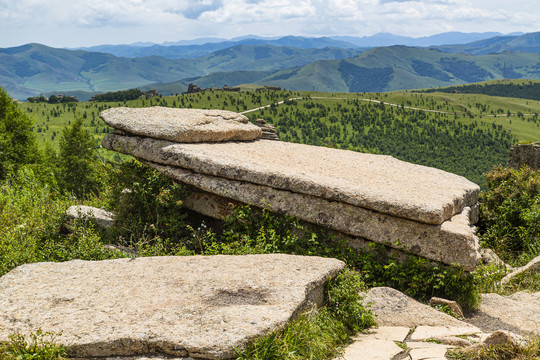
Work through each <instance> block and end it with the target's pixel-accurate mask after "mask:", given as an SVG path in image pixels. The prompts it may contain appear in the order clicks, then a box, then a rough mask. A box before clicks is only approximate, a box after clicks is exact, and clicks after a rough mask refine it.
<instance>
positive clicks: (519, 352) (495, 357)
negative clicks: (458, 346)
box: [446, 335, 540, 360]
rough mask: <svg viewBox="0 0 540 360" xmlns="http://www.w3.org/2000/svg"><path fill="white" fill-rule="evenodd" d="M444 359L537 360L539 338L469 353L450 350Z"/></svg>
mask: <svg viewBox="0 0 540 360" xmlns="http://www.w3.org/2000/svg"><path fill="white" fill-rule="evenodd" d="M446 357H447V358H449V359H454V360H538V359H540V336H539V335H533V336H530V337H529V338H527V339H526V341H523V342H522V343H520V344H512V343H506V344H498V345H490V346H478V347H475V348H473V349H471V350H469V351H463V350H451V351H449V352H448V353H447V354H446Z"/></svg>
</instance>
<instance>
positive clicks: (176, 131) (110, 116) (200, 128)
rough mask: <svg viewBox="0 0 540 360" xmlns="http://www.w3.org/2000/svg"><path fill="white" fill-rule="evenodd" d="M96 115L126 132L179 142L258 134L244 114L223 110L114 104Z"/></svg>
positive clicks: (255, 137) (259, 130)
mask: <svg viewBox="0 0 540 360" xmlns="http://www.w3.org/2000/svg"><path fill="white" fill-rule="evenodd" d="M99 116H100V117H101V118H102V119H103V121H105V123H107V125H109V126H111V127H113V128H115V129H119V130H123V131H125V132H127V133H130V134H134V135H140V136H148V137H151V138H155V139H165V140H171V141H176V142H182V143H186V142H187V143H193V142H205V141H210V142H215V141H230V140H255V139H258V138H260V137H261V134H262V131H261V129H260V128H259V127H258V126H256V125H253V124H251V123H250V122H249V120H248V118H247V117H245V116H244V115H240V114H237V113H235V112H232V111H225V110H201V109H174V108H167V107H160V106H155V107H149V108H126V107H117V108H111V109H107V110H105V111H103V112H102V113H101V114H100V115H99Z"/></svg>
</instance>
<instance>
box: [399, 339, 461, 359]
mask: <svg viewBox="0 0 540 360" xmlns="http://www.w3.org/2000/svg"><path fill="white" fill-rule="evenodd" d="M407 346H408V347H409V348H410V349H411V350H410V352H409V356H410V359H411V360H446V357H445V354H446V352H447V351H448V349H449V348H450V346H448V345H442V344H434V343H429V342H408V343H407Z"/></svg>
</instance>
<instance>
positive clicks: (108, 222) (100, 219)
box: [66, 205, 114, 228]
mask: <svg viewBox="0 0 540 360" xmlns="http://www.w3.org/2000/svg"><path fill="white" fill-rule="evenodd" d="M66 217H67V219H68V221H72V220H74V219H86V220H91V221H94V222H95V223H96V224H98V225H99V226H101V227H104V228H108V227H111V226H112V225H113V224H114V214H113V213H112V212H110V211H107V210H103V209H99V208H95V207H92V206H86V205H73V206H70V207H69V208H68V209H67V210H66Z"/></svg>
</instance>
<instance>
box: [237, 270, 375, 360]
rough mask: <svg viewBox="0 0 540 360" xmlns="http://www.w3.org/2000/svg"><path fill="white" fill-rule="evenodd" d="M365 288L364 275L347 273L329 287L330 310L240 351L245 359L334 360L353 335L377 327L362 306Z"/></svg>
mask: <svg viewBox="0 0 540 360" xmlns="http://www.w3.org/2000/svg"><path fill="white" fill-rule="evenodd" d="M363 289H365V287H364V285H363V283H362V279H361V277H360V275H358V274H357V273H355V272H353V271H348V270H345V271H344V272H342V273H341V274H339V275H338V276H337V277H336V278H335V279H332V280H331V281H330V282H329V283H328V285H327V287H326V295H327V301H326V307H325V308H322V309H320V310H319V311H316V310H312V311H310V312H307V313H304V314H302V315H300V316H299V318H298V319H296V320H294V321H292V322H290V323H289V324H288V325H286V326H285V328H283V329H281V330H278V331H276V332H274V333H272V334H269V335H267V336H264V337H262V338H258V339H256V340H255V341H253V342H251V343H249V344H247V345H246V346H245V348H244V349H243V350H237V356H238V357H237V359H241V360H252V359H253V360H255V359H256V360H300V359H330V358H333V357H335V356H336V355H338V354H339V345H343V344H345V343H346V341H347V339H348V338H349V336H351V335H354V334H356V333H357V332H358V331H361V330H364V329H367V328H368V327H370V326H373V325H375V322H374V320H373V316H372V315H371V313H370V312H369V311H368V310H367V309H365V308H364V307H363V306H362V304H361V301H360V300H361V297H360V295H359V291H361V290H363Z"/></svg>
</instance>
